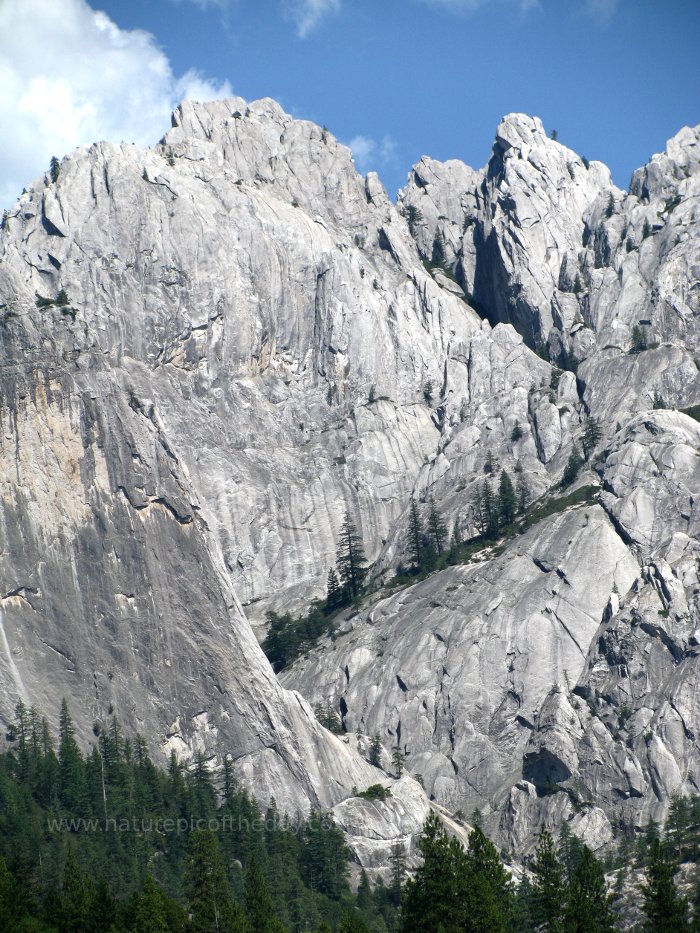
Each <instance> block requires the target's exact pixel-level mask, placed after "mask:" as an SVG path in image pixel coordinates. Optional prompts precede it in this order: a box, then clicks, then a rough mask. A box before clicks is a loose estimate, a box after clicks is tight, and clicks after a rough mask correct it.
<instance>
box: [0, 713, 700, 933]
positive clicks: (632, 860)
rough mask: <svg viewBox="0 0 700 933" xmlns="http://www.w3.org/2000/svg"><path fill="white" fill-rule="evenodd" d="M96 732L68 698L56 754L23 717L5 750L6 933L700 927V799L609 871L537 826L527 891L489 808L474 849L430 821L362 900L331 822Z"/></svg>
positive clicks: (365, 886)
mask: <svg viewBox="0 0 700 933" xmlns="http://www.w3.org/2000/svg"><path fill="white" fill-rule="evenodd" d="M94 731H95V738H96V741H95V744H94V745H93V747H92V748H91V750H90V751H89V752H88V753H86V754H82V753H81V751H80V749H79V747H78V744H77V741H76V738H75V730H74V727H73V723H72V720H71V716H70V712H69V710H68V707H67V705H66V704H65V702H64V703H63V704H62V707H61V711H60V724H59V736H58V746H57V748H56V747H55V744H54V741H53V738H52V735H51V730H50V728H49V726H48V723H47V721H46V719H45V718H43V717H42V716H41V715H40V714H39V712H38V711H37V710H36V709H27V708H26V707H25V706H24V704H23V703H19V704H18V706H17V712H16V719H15V722H14V723H13V725H12V726H11V727H10V729H9V731H8V735H7V750H6V751H4V752H3V753H2V754H0V929H2V930H3V931H8V933H10V931H15V933H18V931H23V933H27V931H45V933H51V931H56V933H92V931H97V933H102V931H104V933H117V931H120V933H121V931H133V933H166V931H175V933H209V931H211V933H333V931H335V933H393V931H398V933H417V931H420V933H458V931H466V933H511V931H513V933H543V931H549V933H612V931H615V930H618V929H623V928H628V927H629V923H628V920H629V919H630V918H629V917H625V916H623V913H622V910H623V908H624V905H625V904H626V903H628V902H629V899H630V898H629V896H628V897H627V901H625V898H624V897H623V896H622V895H624V892H625V889H628V890H631V891H632V900H633V901H634V902H635V905H636V909H637V911H638V913H639V920H640V925H639V926H638V927H637V928H638V929H640V930H644V931H645V933H666V931H669V933H670V931H674V933H677V931H680V933H684V931H688V933H690V931H697V930H698V929H700V871H699V870H698V864H697V863H698V861H699V858H700V798H697V797H696V798H681V797H679V798H676V799H674V801H673V802H672V805H671V808H670V813H669V817H668V819H667V821H666V824H665V826H664V827H663V828H660V827H658V826H656V825H655V824H653V823H650V824H649V826H648V827H647V828H646V830H645V831H644V832H641V833H640V832H638V831H634V830H633V828H632V827H625V826H622V827H620V830H621V835H620V836H619V839H620V841H619V844H618V851H617V853H613V854H612V855H611V856H609V857H608V860H607V863H603V862H601V860H600V859H598V858H597V857H596V856H595V855H594V853H593V852H591V850H590V849H589V848H587V846H585V845H584V844H583V843H582V842H580V841H579V840H578V839H577V838H576V837H575V836H574V835H573V834H572V833H571V832H570V831H569V830H568V828H567V826H566V825H564V826H563V827H562V828H561V830H560V832H559V839H558V844H555V841H554V839H553V837H552V835H551V834H550V832H548V831H547V830H542V831H541V832H540V835H539V838H538V843H537V848H536V851H535V853H534V855H533V856H531V857H529V858H525V859H520V862H521V863H522V864H523V865H524V872H523V873H522V876H521V880H520V882H519V883H518V884H516V883H515V882H514V880H513V877H512V876H511V873H510V872H509V870H508V869H507V867H506V864H505V863H504V861H503V858H502V856H501V855H500V854H499V853H498V852H497V850H496V848H495V847H494V846H493V844H492V843H491V841H490V840H489V839H488V837H487V836H486V834H485V833H484V831H483V829H482V825H481V819H480V816H479V814H478V812H475V814H474V815H473V817H472V823H473V826H474V828H473V830H472V831H471V833H470V835H469V838H468V845H467V847H466V848H464V847H463V846H462V845H461V844H460V843H459V842H458V841H457V840H456V839H454V838H451V837H449V836H448V835H447V833H446V831H445V829H444V827H443V826H442V824H441V823H440V821H439V819H438V818H437V817H436V816H435V815H434V814H432V815H431V816H429V818H428V820H427V821H426V824H425V826H424V829H423V834H422V837H421V841H420V845H419V849H420V853H421V857H422V861H421V864H420V865H419V866H418V868H417V870H416V872H415V874H414V875H413V877H412V878H410V879H408V880H406V861H405V852H404V851H403V848H402V847H401V846H400V845H397V846H395V849H394V851H393V853H392V858H391V872H390V877H389V879H388V883H386V884H385V883H383V882H381V881H379V882H378V883H377V884H376V885H375V886H374V887H372V886H371V885H370V883H369V880H368V878H367V875H366V874H365V873H364V872H361V874H360V879H359V887H358V889H357V891H356V893H353V892H352V891H351V889H350V885H349V863H348V857H349V853H348V850H347V847H346V845H345V841H344V838H343V834H342V832H341V831H340V829H339V828H338V827H337V826H336V825H335V824H334V822H333V820H332V819H331V818H330V816H329V814H327V813H319V812H312V813H311V814H310V815H309V816H308V817H307V818H305V819H299V820H297V821H292V820H290V819H289V817H287V816H285V815H282V814H279V813H278V812H277V810H276V809H275V806H274V804H273V803H272V802H271V803H270V804H269V805H268V807H267V808H266V809H263V808H261V807H260V806H259V804H258V803H256V802H255V801H254V800H253V799H252V798H251V797H250V796H249V795H248V794H247V793H246V792H245V791H244V790H243V789H241V788H240V787H239V786H238V784H237V782H236V779H235V777H234V774H233V767H232V763H231V761H230V759H229V758H228V757H224V760H223V764H222V766H221V768H220V769H218V770H216V771H212V770H211V769H210V768H209V766H208V763H207V761H206V760H205V759H204V756H203V755H202V754H199V755H197V756H195V759H194V761H193V762H192V763H191V765H190V766H189V767H187V768H185V767H184V766H183V765H182V764H181V763H180V762H178V760H177V758H176V757H175V755H174V754H173V755H172V756H171V758H170V763H169V766H168V768H167V770H161V769H159V768H158V767H156V765H155V764H154V763H153V761H152V760H151V759H150V757H149V755H148V751H147V748H146V743H145V741H144V739H143V738H142V737H141V736H139V735H136V736H135V737H133V738H127V737H125V736H124V734H123V732H122V729H121V726H120V724H119V722H118V720H117V719H116V718H114V717H112V719H111V721H110V723H109V725H108V726H103V725H102V724H98V723H96V724H95V729H94ZM380 790H382V791H384V793H379V791H380ZM358 796H364V797H366V798H367V799H368V800H374V799H377V800H382V799H385V798H386V797H387V796H389V791H386V790H385V789H384V788H380V787H379V785H375V786H374V787H372V788H368V789H367V790H366V791H363V792H362V793H361V794H358ZM173 827H175V828H177V830H178V831H175V829H174V828H173ZM683 864H685V865H686V869H689V872H688V871H686V877H688V878H689V881H688V884H687V885H686V888H687V890H685V891H682V890H680V889H679V887H678V885H677V883H676V877H677V876H678V869H679V866H681V865H683ZM606 871H607V874H606ZM624 909H626V908H624ZM632 919H634V917H633V918H632Z"/></svg>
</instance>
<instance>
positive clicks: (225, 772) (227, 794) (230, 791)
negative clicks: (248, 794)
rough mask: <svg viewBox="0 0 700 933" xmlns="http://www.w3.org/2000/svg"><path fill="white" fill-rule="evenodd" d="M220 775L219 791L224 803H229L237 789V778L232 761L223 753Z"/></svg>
mask: <svg viewBox="0 0 700 933" xmlns="http://www.w3.org/2000/svg"><path fill="white" fill-rule="evenodd" d="M221 777H222V782H221V791H222V795H223V800H224V803H231V801H232V800H233V795H234V794H235V792H236V790H237V789H238V780H237V778H236V775H235V774H234V771H233V761H232V760H231V757H230V756H229V755H224V761H223V766H222V774H221Z"/></svg>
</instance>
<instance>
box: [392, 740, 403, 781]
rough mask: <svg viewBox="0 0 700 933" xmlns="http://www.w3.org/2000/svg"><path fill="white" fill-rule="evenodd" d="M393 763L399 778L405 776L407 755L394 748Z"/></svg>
mask: <svg viewBox="0 0 700 933" xmlns="http://www.w3.org/2000/svg"><path fill="white" fill-rule="evenodd" d="M391 763H392V765H393V766H394V771H395V772H396V776H397V777H401V775H402V774H403V769H404V765H405V763H406V755H405V753H404V752H403V751H402V750H401V749H400V748H399V747H398V745H397V746H396V748H394V750H393V751H392V753H391Z"/></svg>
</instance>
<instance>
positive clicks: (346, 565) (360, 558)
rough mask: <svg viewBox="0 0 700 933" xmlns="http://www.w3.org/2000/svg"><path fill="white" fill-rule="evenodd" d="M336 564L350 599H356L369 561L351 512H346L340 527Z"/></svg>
mask: <svg viewBox="0 0 700 933" xmlns="http://www.w3.org/2000/svg"><path fill="white" fill-rule="evenodd" d="M336 564H337V567H338V576H339V577H340V582H341V584H342V585H343V587H344V589H345V591H346V593H347V594H348V596H349V597H350V599H354V598H355V597H356V596H358V595H359V593H360V590H361V589H362V581H363V580H364V578H365V574H366V572H367V561H366V559H365V552H364V548H363V545H362V538H361V537H360V535H359V534H358V532H357V528H356V527H355V525H354V523H353V521H352V519H351V518H350V513H349V512H346V513H345V519H344V521H343V527H342V528H341V529H340V540H339V541H338V550H337V556H336Z"/></svg>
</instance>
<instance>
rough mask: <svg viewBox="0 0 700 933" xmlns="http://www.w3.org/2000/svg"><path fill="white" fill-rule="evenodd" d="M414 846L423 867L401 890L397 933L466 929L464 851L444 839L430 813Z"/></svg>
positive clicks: (466, 868)
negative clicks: (398, 932)
mask: <svg viewBox="0 0 700 933" xmlns="http://www.w3.org/2000/svg"><path fill="white" fill-rule="evenodd" d="M418 847H419V849H420V851H421V855H422V856H423V864H422V865H421V866H420V867H419V868H418V869H417V871H416V873H415V875H414V877H413V878H412V879H411V880H410V881H408V882H407V883H406V885H405V887H404V893H403V896H402V899H401V916H400V920H399V931H400V933H416V931H419V930H424V931H426V933H427V931H429V930H430V931H433V930H434V931H444V933H461V931H463V930H468V929H470V927H469V906H470V905H469V898H468V894H467V890H468V881H469V864H468V860H467V854H466V852H465V851H464V849H463V848H462V846H461V845H460V843H459V842H458V841H457V840H456V839H450V838H448V836H447V833H446V832H445V830H444V829H443V827H442V825H441V824H440V820H439V818H438V817H437V816H436V815H435V814H434V813H431V814H430V816H428V818H427V820H426V821H425V826H424V827H423V834H422V836H421V840H420V842H419V844H418Z"/></svg>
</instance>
